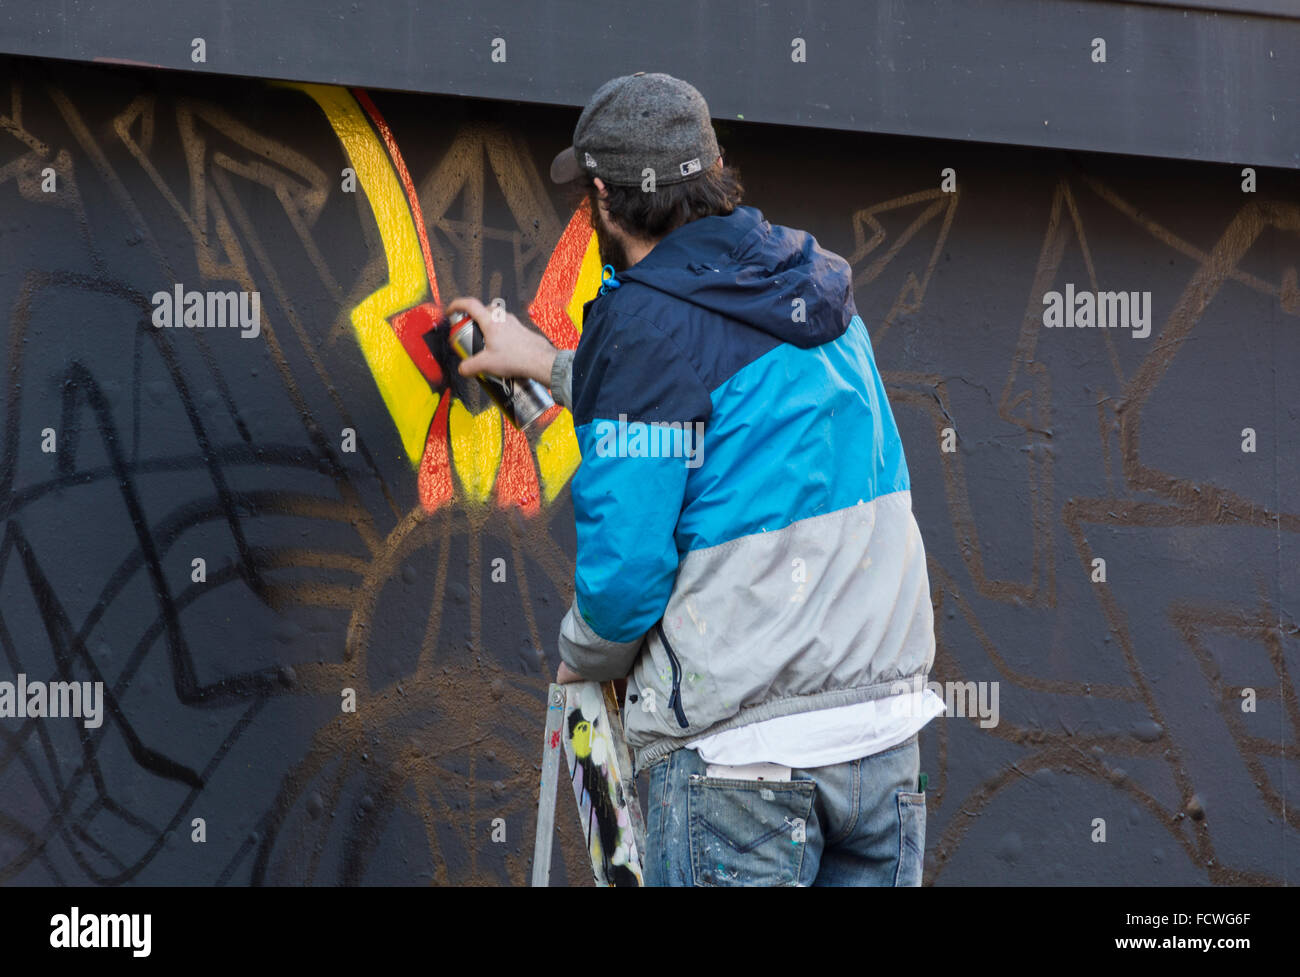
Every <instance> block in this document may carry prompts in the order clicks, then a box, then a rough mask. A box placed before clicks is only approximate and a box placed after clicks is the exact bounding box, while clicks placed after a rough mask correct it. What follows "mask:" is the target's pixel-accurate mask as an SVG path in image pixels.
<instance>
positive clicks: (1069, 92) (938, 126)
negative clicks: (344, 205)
mask: <svg viewBox="0 0 1300 977" xmlns="http://www.w3.org/2000/svg"><path fill="white" fill-rule="evenodd" d="M1206 5H1210V6H1214V7H1216V8H1226V9H1227V10H1229V11H1235V12H1225V11H1224V9H1218V10H1209V9H1204V7H1205V6H1206ZM783 6H784V5H781V4H771V3H764V2H761V0H758V2H756V0H710V2H708V3H704V4H701V3H699V2H698V0H655V2H654V3H652V4H647V3H642V2H629V3H626V4H624V5H623V7H622V8H621V9H617V8H615V7H612V6H610V5H608V4H606V5H599V6H594V7H593V6H592V5H591V4H590V3H587V2H584V0H548V2H539V3H529V4H520V3H518V2H517V0H472V2H469V3H461V4H451V3H435V2H429V0H386V2H384V0H371V2H366V3H356V2H352V0H202V2H199V0H118V2H114V3H105V2H85V0H81V2H78V0H69V2H66V3H63V4H57V5H56V4H30V3H28V2H26V0H21V2H19V0H0V52H6V53H13V54H25V55H34V56H37V57H50V58H66V59H75V60H82V61H110V62H111V61H122V62H129V63H136V64H147V65H154V66H161V67H166V68H176V69H184V70H191V71H202V72H208V73H213V72H215V73H224V74H235V75H247V76H253V77H260V78H268V79H296V80H302V81H318V82H330V83H335V84H344V85H361V86H366V87H371V88H392V89H403V90H409V91H419V92H437V93H449V94H456V95H464V96H471V97H477V98H491V99H507V100H511V101H522V102H540V103H547V104H558V105H572V106H580V105H583V104H584V103H585V102H586V100H587V98H588V97H589V96H590V94H591V93H592V92H593V91H594V90H595V89H596V88H597V87H598V86H599V85H600V84H601V83H602V82H604V81H606V80H607V79H609V78H611V77H614V76H615V75H620V74H628V73H631V72H633V71H641V70H644V71H666V72H669V73H670V74H673V75H677V76H678V77H681V78H685V79H687V80H689V81H690V82H691V83H692V84H694V85H695V86H696V87H697V88H699V89H700V90H701V91H702V92H703V93H704V95H705V97H706V98H707V99H708V101H709V106H710V108H711V109H712V111H713V113H714V115H715V117H716V118H719V119H721V118H727V119H744V120H746V121H753V122H770V123H782V124H788V125H799V126H812V127H819V128H832V129H849V130H861V131H870V132H884V133H898V134H906V135H913V136H928V137H937V138H947V139H966V140H979V141H984V142H994V143H1013V144H1023V145H1031V146H1049V147H1061V148H1070V149H1085V150H1093V151H1101V152H1111V153H1127V154H1137V155H1145V156H1161V157H1170V158H1179V159H1196V160H1212V161H1219V162H1230V163H1241V164H1252V165H1256V166H1285V167H1297V166H1300V136H1298V135H1297V134H1298V133H1300V56H1297V52H1300V19H1297V16H1296V15H1297V14H1300V9H1297V8H1300V0H1187V6H1186V7H1183V8H1179V7H1174V6H1172V5H1170V4H1169V3H1167V2H1165V0H1148V2H1145V3H1117V2H1098V0H1088V2H1080V0H963V2H962V3H952V2H951V0H806V2H805V3H803V4H800V5H799V7H800V9H799V10H793V9H782V8H783ZM1288 13H1289V14H1290V15H1289V16H1288ZM195 38H201V39H202V40H203V48H204V50H203V54H204V58H205V60H204V61H202V62H201V63H198V62H196V61H195V60H194V57H195V56H196V55H195V53H194V52H195V47H196V46H195V45H194V39H195ZM1095 38H1101V39H1103V40H1104V42H1105V61H1104V63H1103V62H1099V61H1095V60H1094V54H1093V52H1094V39H1095ZM797 39H801V40H802V48H803V54H804V60H797V57H796V56H797V54H798V52H799V48H800V46H801V44H800V40H797Z"/></svg>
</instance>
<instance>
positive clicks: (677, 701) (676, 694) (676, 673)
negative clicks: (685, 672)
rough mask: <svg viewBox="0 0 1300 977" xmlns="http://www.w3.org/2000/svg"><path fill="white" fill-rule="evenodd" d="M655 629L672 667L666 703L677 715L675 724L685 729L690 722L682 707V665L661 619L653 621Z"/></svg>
mask: <svg viewBox="0 0 1300 977" xmlns="http://www.w3.org/2000/svg"><path fill="white" fill-rule="evenodd" d="M655 630H656V631H658V632H659V640H660V641H662V642H663V643H664V650H665V651H666V652H668V664H669V665H671V666H672V669H673V694H672V695H671V696H669V697H668V705H669V706H670V707H671V708H672V710H673V715H675V716H676V717H677V725H678V726H680V727H681V728H682V729H686V728H687V727H688V726H690V723H689V722H687V720H686V710H685V709H683V708H682V666H681V663H680V662H678V661H677V654H676V652H674V651H673V646H672V645H670V644H669V643H668V635H666V634H664V622H663V621H662V620H660V621H658V622H656V623H655Z"/></svg>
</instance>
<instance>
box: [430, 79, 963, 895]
mask: <svg viewBox="0 0 1300 977" xmlns="http://www.w3.org/2000/svg"><path fill="white" fill-rule="evenodd" d="M551 178H552V180H553V181H554V182H556V183H557V184H561V185H564V186H566V187H569V188H571V189H574V190H575V191H577V192H581V193H583V194H584V195H585V197H586V200H587V202H588V204H589V205H590V207H591V220H592V226H593V229H594V231H595V234H596V238H597V244H598V247H599V250H600V259H601V262H602V264H603V265H605V270H604V274H603V275H602V281H603V284H602V288H601V293H600V294H599V295H598V296H597V297H596V298H594V299H592V300H591V301H590V302H588V303H587V305H586V306H585V307H584V309H583V316H584V318H583V331H582V337H581V341H580V342H579V344H578V346H577V349H576V350H572V351H557V350H556V349H554V348H553V347H551V345H550V344H549V343H548V342H547V341H546V340H545V339H544V338H543V337H542V336H541V335H540V334H538V333H537V332H534V331H533V330H531V329H529V328H527V327H526V326H525V325H523V324H522V323H521V322H520V321H519V320H518V319H517V318H516V317H514V316H505V317H503V318H504V321H499V322H497V321H493V319H492V316H491V315H490V313H489V310H488V309H487V308H486V307H485V306H484V305H483V304H482V303H481V302H479V301H478V300H476V299H472V298H460V299H457V300H456V301H455V302H453V303H451V305H450V306H449V308H450V309H457V308H459V309H463V310H464V311H466V312H468V313H469V314H470V315H472V316H473V317H474V318H475V320H476V321H477V322H478V323H479V326H480V328H481V329H482V330H483V333H484V335H485V341H486V348H485V350H484V351H483V352H482V353H480V354H479V355H477V356H475V357H473V358H471V359H469V360H467V361H465V363H464V364H462V365H461V367H460V369H461V372H462V373H463V374H465V375H470V374H472V373H474V372H477V371H485V372H488V373H495V374H499V375H505V376H529V377H533V378H534V379H537V380H539V381H541V382H544V383H547V384H549V385H550V387H551V390H552V392H553V393H554V395H555V397H556V400H557V401H558V402H559V403H561V404H563V405H564V406H565V407H566V408H568V409H569V410H571V411H572V414H573V422H574V426H575V429H576V432H577V437H578V443H579V446H580V448H581V450H582V462H581V464H580V466H579V468H578V470H577V472H576V474H575V475H574V477H573V480H572V483H571V490H572V494H573V506H574V518H575V521H576V525H577V564H576V572H575V579H574V584H575V597H574V600H573V604H572V606H571V607H570V608H569V609H568V612H567V613H566V615H565V617H564V620H563V622H562V624H561V628H560V635H559V651H560V657H561V659H562V661H563V664H562V665H561V666H560V669H559V675H558V677H557V681H560V682H566V681H578V680H599V681H604V680H609V679H623V678H626V680H627V687H626V694H625V700H624V703H623V711H624V721H625V725H626V730H627V739H628V744H629V746H630V747H631V748H632V750H633V752H634V755H635V763H636V766H637V769H638V770H644V771H646V772H647V774H648V781H649V790H648V797H647V799H646V805H647V809H648V813H647V849H648V850H647V852H646V853H645V857H644V868H645V881H646V884H648V885H706V886H714V885H718V886H729V885H812V884H817V885H920V884H921V877H922V856H923V852H924V847H925V792H924V785H923V783H922V782H921V781H920V770H919V766H920V752H919V742H918V737H919V731H920V729H921V728H922V727H923V726H924V725H925V724H926V723H927V722H928V721H929V720H930V719H931V718H933V717H934V716H935V715H937V714H938V713H939V712H941V711H942V709H943V704H942V701H941V700H940V699H939V698H938V697H937V696H935V695H934V693H933V692H932V691H930V690H928V689H926V688H925V686H924V682H925V678H926V676H927V675H928V673H929V670H930V667H931V665H932V663H933V660H934V647H935V643H934V622H933V615H932V609H931V603H930V586H929V580H928V577H927V573H926V559H925V550H924V547H923V544H922V540H921V534H920V531H919V528H918V526H917V523H916V520H915V518H914V517H913V514H912V504H911V493H910V482H909V478H908V470H907V464H906V460H905V458H904V453H903V445H902V443H901V440H900V437H899V432H898V428H897V426H896V424H895V422H894V417H893V413H892V411H891V409H890V405H889V401H888V399H887V398H886V395H885V387H884V384H883V382H882V380H881V377H880V374H879V372H878V371H877V368H876V364H875V360H874V357H873V354H872V348H871V344H870V340H869V337H868V333H867V328H866V326H865V324H864V323H863V320H862V318H861V316H859V314H858V311H857V308H856V306H855V303H854V296H853V290H852V275H851V272H850V267H849V264H848V262H846V261H845V260H844V258H842V257H840V256H839V255H837V254H834V253H832V252H830V251H827V250H826V249H824V248H822V247H820V246H819V245H818V243H817V241H816V240H815V239H814V238H813V236H812V235H811V234H809V233H807V232H805V231H801V230H796V229H793V228H790V227H783V226H781V225H779V224H773V223H770V222H769V221H768V220H766V219H765V218H764V216H763V214H762V213H761V212H760V211H759V210H757V209H756V208H754V207H752V206H746V205H743V204H742V203H741V199H742V194H743V188H742V186H741V183H740V179H739V174H738V172H737V171H736V169H735V167H733V166H729V165H728V164H727V163H726V162H725V161H724V160H723V156H722V150H721V149H720V147H719V145H718V142H717V135H716V133H715V131H714V128H713V125H712V123H711V121H710V114H709V109H708V106H707V104H706V103H705V100H704V98H703V97H702V96H701V94H700V93H699V92H698V91H697V90H696V89H695V88H693V87H692V86H691V85H689V84H687V83H685V82H683V81H681V80H678V79H676V78H672V77H670V76H668V75H664V74H655V73H650V74H647V73H644V72H638V73H636V74H634V75H629V76H624V77H620V78H615V79H613V80H612V81H609V82H607V83H606V84H605V85H603V86H601V87H600V89H598V90H597V91H596V93H595V95H594V96H593V97H592V98H591V101H590V102H589V103H588V104H587V106H586V107H585V109H584V110H583V112H582V114H581V117H580V118H579V120H578V124H577V127H576V129H575V130H574V134H573V145H572V146H571V147H570V148H569V149H566V150H564V151H563V152H561V153H560V154H559V155H558V156H557V157H556V158H555V161H554V163H553V164H552V167H551ZM624 416H626V418H627V420H628V421H629V422H643V423H647V424H654V423H667V424H672V423H680V424H681V425H683V427H685V426H686V425H695V424H701V425H703V430H704V443H703V445H702V448H703V449H706V450H702V458H703V461H702V463H701V464H700V465H698V466H697V467H694V468H691V467H688V466H686V465H683V464H682V461H681V459H680V458H674V457H642V456H631V457H629V456H628V455H627V454H626V453H622V454H620V453H618V452H601V451H597V450H595V449H596V440H597V437H598V434H599V432H600V431H601V430H604V429H607V427H608V423H609V422H611V421H615V420H617V419H618V418H620V417H624ZM900 689H912V690H913V691H900ZM900 694H901V695H908V696H916V697H917V701H916V702H915V703H912V704H910V705H911V707H909V708H906V709H899V708H897V705H898V703H897V702H896V701H893V698H892V697H893V696H897V695H900ZM688 815H689V816H688Z"/></svg>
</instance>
